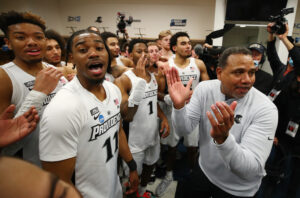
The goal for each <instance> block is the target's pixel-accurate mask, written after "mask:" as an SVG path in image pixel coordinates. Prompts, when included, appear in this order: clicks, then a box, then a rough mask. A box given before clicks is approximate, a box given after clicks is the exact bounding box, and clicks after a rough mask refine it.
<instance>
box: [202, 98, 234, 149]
mask: <svg viewBox="0 0 300 198" xmlns="http://www.w3.org/2000/svg"><path fill="white" fill-rule="evenodd" d="M236 105H237V102H236V101H233V102H232V103H231V104H230V106H229V105H227V104H226V103H225V102H217V103H216V104H215V105H214V104H213V105H211V109H212V111H213V113H214V114H215V117H216V119H215V118H214V117H213V115H212V113H211V112H209V111H207V112H206V115H207V117H208V119H209V121H210V124H211V126H212V128H211V130H210V135H211V137H212V138H213V139H214V140H215V141H216V142H217V143H218V144H222V143H223V142H224V141H225V140H226V139H227V137H228V135H229V130H230V129H231V127H232V125H233V124H234V110H235V108H236Z"/></svg>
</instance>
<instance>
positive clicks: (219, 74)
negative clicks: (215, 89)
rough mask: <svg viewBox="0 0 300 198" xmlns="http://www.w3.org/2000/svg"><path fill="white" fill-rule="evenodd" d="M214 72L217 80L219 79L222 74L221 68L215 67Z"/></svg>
mask: <svg viewBox="0 0 300 198" xmlns="http://www.w3.org/2000/svg"><path fill="white" fill-rule="evenodd" d="M216 74H217V77H218V79H219V80H221V74H222V68H221V67H217V68H216Z"/></svg>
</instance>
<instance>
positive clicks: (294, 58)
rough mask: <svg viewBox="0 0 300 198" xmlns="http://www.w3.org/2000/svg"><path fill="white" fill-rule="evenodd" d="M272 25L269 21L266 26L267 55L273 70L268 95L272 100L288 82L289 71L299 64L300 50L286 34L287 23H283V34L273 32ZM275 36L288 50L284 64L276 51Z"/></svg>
mask: <svg viewBox="0 0 300 198" xmlns="http://www.w3.org/2000/svg"><path fill="white" fill-rule="evenodd" d="M273 26H274V23H269V24H268V27H267V31H268V32H269V36H268V44H267V56H268V60H269V62H270V66H271V69H272V72H273V88H272V90H271V92H270V93H269V95H268V96H269V98H270V99H271V100H272V101H274V100H275V99H276V97H277V96H278V95H279V94H280V92H281V90H282V89H284V88H285V87H287V86H288V85H289V84H290V82H291V80H292V76H293V74H291V71H293V70H294V67H299V66H300V51H299V49H298V48H296V47H294V45H293V43H292V42H291V41H292V40H293V39H292V38H291V37H288V36H287V35H288V31H289V27H288V25H287V24H286V25H285V27H286V31H285V32H284V33H283V34H275V33H273V32H272V30H271V27H273ZM275 36H276V37H278V38H279V39H280V40H281V41H282V42H283V44H284V45H285V47H286V48H287V50H288V51H289V57H288V61H287V63H286V64H284V63H282V62H281V61H280V59H279V57H278V54H277V52H276V48H275V42H276V37H275Z"/></svg>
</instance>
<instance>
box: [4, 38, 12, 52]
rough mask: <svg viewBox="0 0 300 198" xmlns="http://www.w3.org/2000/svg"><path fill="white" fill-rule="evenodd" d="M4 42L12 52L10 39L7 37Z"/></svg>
mask: <svg viewBox="0 0 300 198" xmlns="http://www.w3.org/2000/svg"><path fill="white" fill-rule="evenodd" d="M4 42H5V44H6V45H7V47H8V49H10V50H12V47H11V43H10V41H9V39H8V38H6V37H5V38H4Z"/></svg>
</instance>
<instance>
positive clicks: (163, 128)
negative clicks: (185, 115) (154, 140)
mask: <svg viewBox="0 0 300 198" xmlns="http://www.w3.org/2000/svg"><path fill="white" fill-rule="evenodd" d="M157 117H159V118H160V120H161V125H160V130H159V132H160V133H161V137H162V138H165V137H167V136H169V134H170V126H169V123H168V119H167V117H166V115H165V114H164V112H163V111H162V110H161V108H160V106H159V105H158V104H157Z"/></svg>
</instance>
